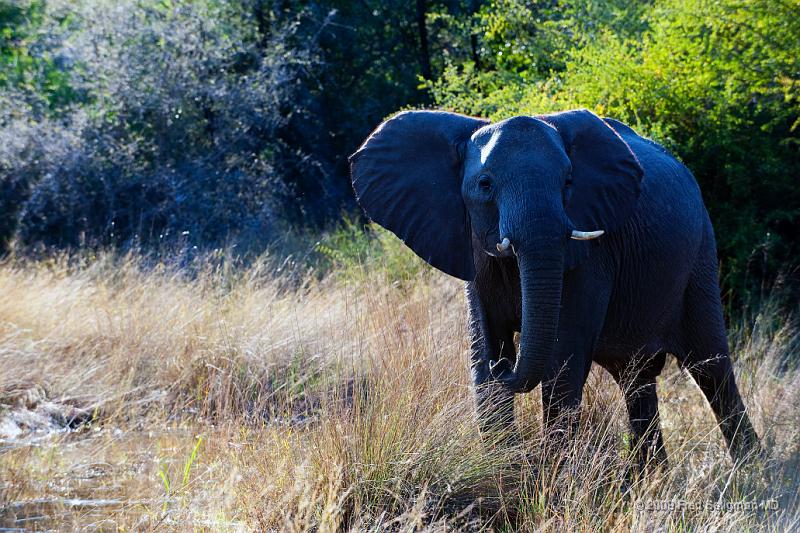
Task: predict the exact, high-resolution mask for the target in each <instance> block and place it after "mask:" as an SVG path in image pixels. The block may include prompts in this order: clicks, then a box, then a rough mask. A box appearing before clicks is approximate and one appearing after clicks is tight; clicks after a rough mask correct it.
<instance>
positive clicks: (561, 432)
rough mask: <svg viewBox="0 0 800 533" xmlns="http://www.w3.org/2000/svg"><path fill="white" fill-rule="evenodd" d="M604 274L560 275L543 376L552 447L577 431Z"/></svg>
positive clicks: (604, 300)
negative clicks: (556, 320) (554, 332)
mask: <svg viewBox="0 0 800 533" xmlns="http://www.w3.org/2000/svg"><path fill="white" fill-rule="evenodd" d="M607 276H608V275H606V276H603V275H601V274H598V273H597V272H592V271H591V270H590V269H580V268H579V269H576V270H573V271H569V272H566V273H565V275H564V284H563V293H562V297H561V302H562V306H561V314H560V317H559V324H558V337H557V340H556V343H555V346H554V348H553V358H552V359H551V361H550V362H549V365H548V369H547V372H546V377H545V379H544V380H543V381H542V413H543V417H544V431H545V438H546V441H548V443H549V444H550V445H551V446H552V447H553V449H554V451H556V452H558V451H559V450H563V449H564V448H566V447H567V446H568V445H569V444H570V442H571V440H572V438H573V437H574V436H575V434H576V433H577V429H578V421H579V419H580V407H581V399H582V397H583V386H584V383H585V382H586V378H587V377H588V376H589V371H590V370H591V364H592V354H593V352H594V348H595V344H596V342H597V338H598V337H599V335H600V330H601V329H602V325H603V320H604V317H605V313H606V310H607V308H608V300H609V295H610V280H609V278H608V277H607Z"/></svg>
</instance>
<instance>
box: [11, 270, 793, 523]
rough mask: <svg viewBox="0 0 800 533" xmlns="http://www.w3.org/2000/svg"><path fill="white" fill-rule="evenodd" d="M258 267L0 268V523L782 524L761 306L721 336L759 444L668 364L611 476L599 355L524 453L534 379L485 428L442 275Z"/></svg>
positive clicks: (774, 341)
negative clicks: (644, 440)
mask: <svg viewBox="0 0 800 533" xmlns="http://www.w3.org/2000/svg"><path fill="white" fill-rule="evenodd" d="M266 264H267V263H263V264H260V265H259V266H256V267H253V268H250V269H247V270H235V269H226V268H216V269H215V268H211V267H208V268H206V269H203V270H201V271H200V272H199V273H197V274H196V275H193V276H191V277H190V276H188V275H186V274H185V273H182V272H181V271H179V270H175V269H170V268H166V267H163V266H155V267H150V268H147V269H145V268H143V267H142V266H141V264H140V262H138V261H137V260H135V259H130V258H128V259H126V260H114V259H113V258H111V257H106V258H100V259H97V260H94V261H91V262H89V263H88V264H83V265H82V266H68V264H67V263H66V262H65V261H49V262H39V263H33V262H26V263H21V262H13V261H10V262H6V263H4V264H2V265H0V295H2V298H0V369H2V370H0V433H3V432H4V433H5V437H0V439H2V440H0V527H26V528H31V529H36V528H58V529H71V528H72V529H84V528H96V529H108V530H116V529H135V530H148V529H166V530H186V529H200V530H222V531H228V530H231V531H239V530H269V529H278V530H284V529H285V530H291V531H305V530H319V531H329V530H342V529H344V530H375V531H378V530H384V529H392V530H398V531H406V530H409V531H410V530H421V529H427V530H449V529H461V528H469V529H480V528H486V529H499V530H518V529H521V530H546V531H563V530H579V531H599V530H609V531H654V530H657V531H682V530H701V529H702V530H707V529H708V530H711V529H716V530H764V529H766V530H775V531H780V530H786V529H793V528H798V527H799V526H800V510H798V491H799V489H800V475H799V474H798V469H799V468H800V409H798V407H799V406H800V373H798V370H797V363H798V353H797V352H798V346H800V343H798V337H797V330H796V329H794V328H793V327H792V325H791V324H790V323H789V322H788V321H780V320H777V319H775V317H771V316H770V315H769V314H768V313H769V309H767V308H765V314H764V315H763V316H762V317H761V318H759V319H758V320H756V321H755V322H754V323H753V324H752V325H747V324H745V325H744V326H746V327H743V328H741V329H739V330H738V331H737V333H736V334H735V335H733V337H734V342H735V350H736V354H737V361H736V368H737V373H738V375H739V379H740V384H741V389H742V391H743V394H744V396H745V402H746V404H747V405H748V407H749V409H750V411H751V416H752V418H753V422H754V424H755V426H756V429H757V431H758V432H759V434H760V435H761V436H762V440H763V443H764V445H765V448H766V454H765V455H766V457H765V458H764V459H763V460H760V461H758V462H757V463H756V464H755V465H753V466H748V467H746V468H745V467H740V466H736V467H734V465H732V464H731V461H730V459H729V457H728V455H727V451H726V449H725V446H724V442H723V440H722V437H721V435H720V432H719V430H718V429H717V428H716V423H715V421H714V418H713V415H712V413H711V410H710V409H709V407H708V406H707V404H706V403H705V400H704V399H703V398H702V395H701V394H700V392H699V390H698V389H697V387H696V386H695V385H694V384H693V383H692V382H691V381H690V379H689V378H688V377H686V376H685V375H684V374H683V373H681V372H680V371H679V370H678V369H677V368H676V366H675V365H670V366H669V367H668V369H667V370H666V371H665V372H664V377H663V378H662V379H661V380H660V382H659V389H660V397H661V413H662V423H663V427H664V433H665V440H666V445H667V448H668V453H669V461H670V462H669V466H668V467H666V468H664V469H662V470H660V471H658V472H654V473H653V475H651V476H649V477H647V478H646V479H644V480H642V481H640V482H638V483H636V484H635V485H634V486H633V487H631V488H630V490H629V491H628V492H625V491H624V490H621V487H622V485H623V476H622V473H623V472H624V471H625V469H626V467H627V465H628V454H627V453H626V450H627V446H626V438H625V436H624V434H625V429H626V419H627V417H626V416H625V408H624V404H623V403H622V401H621V396H620V394H619V391H618V389H617V387H616V385H615V384H614V383H613V381H612V380H611V379H610V377H608V376H607V375H605V374H604V372H603V371H601V370H599V369H594V370H593V373H592V376H591V378H590V382H589V383H588V384H587V388H586V392H585V395H584V407H583V412H582V425H581V431H580V434H579V435H578V437H577V439H576V441H575V442H574V443H573V444H572V445H571V446H570V447H569V449H567V450H565V451H564V452H563V453H560V454H557V455H555V456H554V455H553V454H552V453H551V454H546V453H544V452H543V450H544V447H543V446H542V437H541V435H540V433H541V407H540V401H539V399H538V393H537V392H534V393H533V394H531V395H528V396H525V397H519V398H518V399H517V413H518V425H519V428H520V431H521V435H522V439H521V442H520V443H519V444H516V445H513V446H512V445H509V444H502V443H498V442H489V441H487V440H486V439H485V438H482V437H481V435H480V434H479V433H478V432H477V429H476V427H475V423H474V412H473V403H472V397H471V394H470V389H469V379H468V372H467V355H466V351H467V343H466V337H467V335H466V331H465V323H466V320H465V310H464V302H463V300H464V298H463V289H462V286H461V284H460V283H459V282H457V281H454V280H452V279H450V278H447V277H446V276H444V275H438V274H435V273H433V274H430V273H426V274H424V275H423V276H422V277H421V279H419V280H417V281H415V282H411V283H404V284H400V285H398V284H397V283H391V282H390V281H389V279H388V278H387V276H386V274H385V272H383V271H381V269H380V268H373V269H371V270H369V271H367V272H364V273H363V275H360V276H351V277H350V278H349V279H343V277H342V276H332V277H328V278H326V279H323V280H322V281H316V280H315V279H314V278H312V277H311V276H309V277H308V278H307V279H304V280H302V282H300V283H298V282H297V280H296V279H294V280H290V279H288V278H286V277H285V276H281V275H278V274H275V273H274V271H273V270H271V269H270V268H268V267H267V266H265V265H266ZM64 428H67V430H65V429H64ZM69 428H72V429H69ZM555 462H560V463H563V466H562V468H560V469H554V468H550V466H552V464H553V463H555ZM554 472H555V473H554ZM669 502H672V503H669ZM764 502H767V505H766V506H764V505H762V507H760V508H756V509H750V508H749V506H751V505H753V503H755V504H759V503H762V504H763V503H764ZM37 516H38V517H44V518H36V517H37Z"/></svg>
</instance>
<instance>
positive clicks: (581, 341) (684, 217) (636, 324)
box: [350, 109, 759, 468]
mask: <svg viewBox="0 0 800 533" xmlns="http://www.w3.org/2000/svg"><path fill="white" fill-rule="evenodd" d="M350 165H351V177H352V186H353V190H354V192H355V196H356V200H357V202H358V204H359V205H360V206H361V207H362V208H363V209H364V211H365V212H366V214H367V216H368V217H369V218H370V219H371V220H373V221H374V222H376V223H378V224H379V225H381V226H383V227H384V228H386V229H388V230H390V231H391V232H393V233H394V234H395V235H396V236H397V237H399V238H400V239H402V240H403V241H404V243H405V244H406V245H407V246H408V247H410V248H411V249H412V250H413V251H414V252H415V253H416V254H417V255H418V256H420V257H421V258H422V259H424V260H425V261H427V262H428V263H429V264H431V265H432V266H433V267H435V268H437V269H439V270H441V271H442V272H445V273H446V274H449V275H451V276H454V277H456V278H460V279H461V280H464V281H465V282H466V288H465V293H466V302H467V306H468V313H469V314H468V316H469V332H470V341H471V342H470V369H471V377H472V381H473V384H474V390H475V397H476V399H477V412H478V419H479V423H480V427H481V429H482V430H484V431H489V430H492V429H498V428H505V429H509V428H511V429H513V425H514V418H513V417H514V412H513V410H514V401H513V400H514V395H515V394H519V393H526V392H529V391H531V390H533V389H534V388H535V387H537V386H538V385H540V384H541V386H542V391H541V393H542V402H543V413H544V414H543V417H544V428H545V429H546V430H549V431H553V432H554V433H556V434H559V432H560V434H562V435H570V434H574V430H575V429H576V427H577V423H578V422H577V420H578V416H577V414H576V413H578V412H579V410H580V404H581V399H582V390H583V387H584V383H585V382H586V379H587V377H588V375H589V370H590V368H591V365H592V362H594V363H597V364H598V365H599V366H601V367H603V368H604V369H605V370H607V371H608V372H609V373H610V374H611V375H612V376H613V378H614V379H615V380H616V382H617V383H618V384H619V385H620V387H621V388H622V390H623V394H624V398H625V403H626V406H627V410H628V415H629V419H630V430H631V433H632V440H631V442H633V443H635V444H634V446H633V449H632V452H633V454H634V458H636V459H637V461H635V463H637V462H638V464H639V465H641V466H642V468H644V467H645V466H646V465H648V464H651V463H652V464H661V463H663V462H664V461H665V460H666V451H665V448H664V443H663V438H662V434H661V429H660V426H659V415H658V398H657V395H656V376H658V375H659V373H660V372H661V370H662V369H663V367H664V364H665V358H666V356H667V354H671V355H673V356H674V357H675V358H676V359H677V361H678V364H679V365H680V366H681V367H682V368H684V369H686V370H687V371H688V373H689V374H690V375H691V376H692V378H693V380H694V381H695V382H696V383H697V385H698V386H699V388H700V389H701V390H702V392H703V394H704V395H705V397H706V398H707V400H708V402H709V404H710V406H711V408H712V409H713V412H714V414H715V416H716V419H717V421H718V424H719V426H720V428H721V430H722V433H723V435H724V437H725V439H726V441H727V445H728V449H729V452H730V454H731V456H732V457H733V459H734V460H735V461H739V460H745V459H747V458H749V457H751V456H752V454H753V452H755V451H756V450H757V449H758V448H759V440H758V436H757V434H756V432H755V430H754V429H753V426H752V424H751V422H750V419H749V417H748V415H747V412H746V409H745V406H744V403H743V401H742V398H741V396H740V394H739V391H738V389H737V385H736V380H735V378H734V372H733V367H732V363H731V359H730V353H729V348H728V341H727V335H726V327H725V321H724V317H723V312H722V303H721V299H720V288H719V284H718V260H717V251H716V242H715V237H714V231H713V228H712V225H711V220H710V218H709V215H708V212H707V210H706V207H705V205H704V203H703V199H702V197H701V193H700V189H699V186H698V184H697V181H696V180H695V178H694V176H693V175H692V173H691V172H690V171H689V169H688V168H687V167H686V166H684V165H683V164H682V163H680V162H679V161H678V160H677V159H676V158H675V157H673V156H672V155H670V153H669V152H668V151H667V150H666V149H665V148H663V147H662V146H660V145H659V144H657V143H656V142H654V141H652V140H649V139H647V138H645V137H642V136H640V135H638V134H637V133H636V132H635V131H634V130H633V129H631V128H630V127H628V126H627V125H625V124H623V123H622V122H619V121H617V120H614V119H611V118H600V117H599V116H597V115H595V114H594V113H592V112H590V111H588V110H586V109H578V110H572V111H565V112H559V113H554V114H545V115H540V116H515V117H512V118H508V119H506V120H502V121H498V122H490V121H488V120H485V119H482V118H476V117H471V116H466V115H462V114H457V113H453V112H448V111H439V110H412V111H403V112H400V113H398V114H395V115H394V116H392V117H390V118H389V119H387V120H385V121H384V122H383V123H382V124H380V125H379V126H378V127H377V129H375V130H374V131H373V132H372V133H371V134H370V135H369V137H368V138H367V139H366V140H365V141H364V143H363V144H362V145H361V146H360V148H358V150H357V151H356V152H355V153H354V154H353V155H352V156H350ZM515 333H519V348H518V350H517V348H516V347H515V343H514V335H515ZM564 420H566V422H564ZM566 441H567V442H569V438H567V439H566Z"/></svg>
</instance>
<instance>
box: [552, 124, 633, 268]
mask: <svg viewBox="0 0 800 533" xmlns="http://www.w3.org/2000/svg"><path fill="white" fill-rule="evenodd" d="M538 118H540V119H541V120H543V121H545V122H547V123H548V124H550V125H552V126H554V127H555V128H556V130H558V133H559V135H560V136H561V139H562V140H563V142H564V147H565V149H566V151H567V155H568V156H569V159H570V161H571V162H572V184H571V190H570V194H569V199H568V201H567V216H569V218H570V220H572V222H573V223H574V224H575V227H576V228H577V229H579V230H582V231H594V230H604V231H605V232H607V233H609V232H613V231H614V230H615V229H617V228H619V227H620V226H621V225H622V224H624V223H625V221H626V220H627V219H628V217H629V216H630V215H631V214H632V213H633V210H634V209H635V207H636V203H637V200H638V198H639V193H640V191H641V181H642V177H643V176H644V170H643V169H642V166H641V165H640V164H639V161H638V160H637V159H636V156H635V155H634V153H633V152H632V151H631V149H630V147H629V146H628V143H626V142H625V141H624V140H623V139H622V137H620V136H619V134H618V133H617V132H616V131H615V130H614V129H612V128H611V126H609V125H608V124H607V123H606V122H605V121H604V120H602V119H601V118H600V117H598V116H597V115H595V114H594V113H592V112H590V111H588V110H586V109H579V110H575V111H566V112H564V113H556V114H553V115H544V116H541V117H538ZM588 244H589V243H586V242H580V241H573V242H572V243H571V244H570V250H569V252H570V253H569V254H568V255H569V256H570V257H568V259H569V261H568V262H569V263H572V264H573V265H574V264H575V263H577V262H579V261H580V260H581V259H583V257H585V256H586V255H587V254H588V248H589V246H588Z"/></svg>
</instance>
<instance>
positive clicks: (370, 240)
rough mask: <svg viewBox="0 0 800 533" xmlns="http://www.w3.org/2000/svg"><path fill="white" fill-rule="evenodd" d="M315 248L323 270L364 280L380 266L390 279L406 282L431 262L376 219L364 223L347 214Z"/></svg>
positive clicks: (416, 275) (426, 270)
mask: <svg viewBox="0 0 800 533" xmlns="http://www.w3.org/2000/svg"><path fill="white" fill-rule="evenodd" d="M315 249H316V251H317V253H318V254H319V257H320V261H319V268H320V270H321V271H322V272H323V273H327V272H332V273H333V274H334V275H336V276H339V277H340V278H343V279H350V280H361V279H363V276H364V275H365V274H367V273H368V272H369V271H370V270H374V269H375V268H376V267H379V268H381V269H382V270H383V271H384V272H385V273H386V275H387V276H388V278H389V280H390V281H391V282H397V283H400V284H405V283H406V282H408V281H411V280H416V279H417V278H418V277H419V276H423V275H427V273H428V272H430V267H429V266H428V264H427V263H425V262H424V261H423V260H422V259H420V258H419V257H417V256H416V255H415V254H414V252H412V251H411V250H410V249H409V248H408V247H407V246H406V245H405V244H403V241H401V240H400V239H398V238H397V237H396V236H395V235H394V234H393V233H391V232H390V231H388V230H386V229H384V228H382V227H380V226H379V225H377V224H375V223H370V224H368V225H364V224H363V223H361V222H360V221H359V220H357V219H353V218H350V217H348V216H344V217H343V220H342V222H341V223H340V224H339V225H338V226H337V227H336V228H334V229H333V230H331V231H329V232H327V233H326V234H325V235H324V236H323V238H322V239H321V240H320V241H319V242H318V243H317V244H316V247H315Z"/></svg>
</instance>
